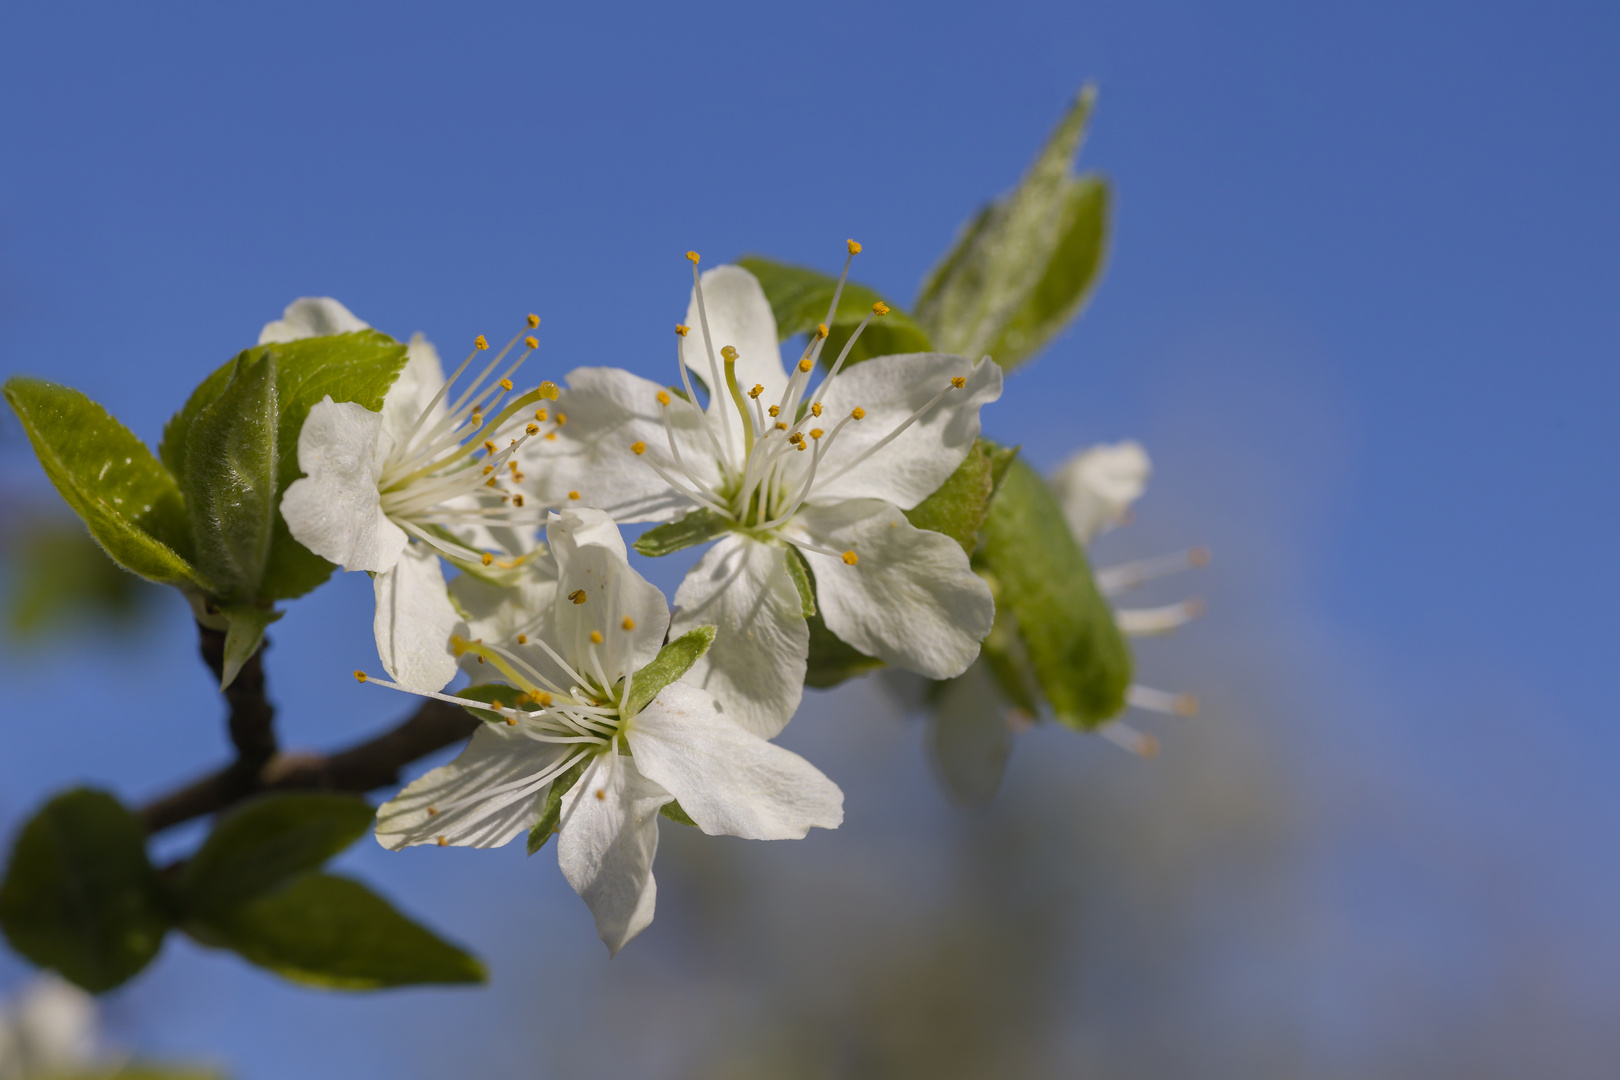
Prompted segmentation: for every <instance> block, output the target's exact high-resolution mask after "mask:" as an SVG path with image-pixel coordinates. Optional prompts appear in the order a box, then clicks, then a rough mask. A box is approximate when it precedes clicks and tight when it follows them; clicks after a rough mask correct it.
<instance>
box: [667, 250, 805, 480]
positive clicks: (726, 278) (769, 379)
mask: <svg viewBox="0 0 1620 1080" xmlns="http://www.w3.org/2000/svg"><path fill="white" fill-rule="evenodd" d="M703 304H704V308H705V309H706V310H707V311H708V315H709V332H710V334H711V335H712V337H711V339H710V342H709V344H712V345H713V346H714V367H713V368H711V367H710V365H709V350H708V349H707V348H706V347H705V345H704V338H703V319H702V317H701V316H700V313H699V312H698V302H697V290H696V289H693V290H692V298H691V300H690V301H688V303H687V307H686V325H687V327H688V333H687V335H686V341H685V343H684V350H685V356H686V366H687V367H689V368H691V369H692V371H693V372H694V373H695V374H696V375H697V376H698V377H699V378H701V379H702V380H703V381H704V382H705V383H707V384H708V386H709V415H710V417H711V418H714V417H719V418H723V419H724V421H725V423H726V425H727V426H728V427H729V428H730V430H731V437H732V441H733V446H734V447H735V448H736V451H737V458H736V460H738V461H741V460H742V457H741V454H742V418H741V417H740V416H738V415H737V408H736V405H735V403H734V402H733V401H732V400H731V395H730V393H729V392H728V391H727V390H726V386H725V383H724V382H723V381H722V382H720V383H718V384H717V383H716V382H715V379H716V377H717V376H718V378H720V379H722V380H724V379H725V376H726V369H725V360H724V358H723V357H721V355H720V350H721V349H723V348H725V347H726V346H727V345H730V346H731V347H732V348H734V349H736V350H737V369H736V371H737V385H738V387H739V388H740V389H741V390H742V392H743V393H745V394H746V393H747V392H748V391H749V390H751V389H752V388H753V387H754V386H755V384H758V385H760V386H763V387H765V390H764V392H763V393H761V394H760V398H759V400H760V404H761V405H762V406H766V405H774V404H776V403H777V402H778V401H780V400H781V398H782V391H784V390H786V389H787V384H788V376H787V372H786V371H784V370H783V368H782V347H781V346H780V345H779V344H777V340H776V316H775V315H773V314H772V313H771V303H770V301H769V300H767V299H765V290H764V289H763V288H761V287H760V284H759V279H758V278H756V277H755V276H754V275H753V274H750V273H749V272H748V271H747V270H744V269H743V268H742V267H740V266H716V267H715V268H714V269H712V270H708V271H705V272H704V274H703ZM722 442H723V440H722Z"/></svg>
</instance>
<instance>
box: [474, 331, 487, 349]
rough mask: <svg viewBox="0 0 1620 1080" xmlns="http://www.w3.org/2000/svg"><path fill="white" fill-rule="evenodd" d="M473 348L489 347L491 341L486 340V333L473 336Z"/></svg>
mask: <svg viewBox="0 0 1620 1080" xmlns="http://www.w3.org/2000/svg"><path fill="white" fill-rule="evenodd" d="M473 348H475V349H487V348H489V342H487V341H485V340H484V335H483V334H479V335H478V336H477V337H475V338H473Z"/></svg>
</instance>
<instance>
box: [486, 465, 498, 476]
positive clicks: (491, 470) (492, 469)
mask: <svg viewBox="0 0 1620 1080" xmlns="http://www.w3.org/2000/svg"><path fill="white" fill-rule="evenodd" d="M494 471H495V466H493V465H485V466H484V475H485V476H488V475H489V474H490V473H492V472H494Z"/></svg>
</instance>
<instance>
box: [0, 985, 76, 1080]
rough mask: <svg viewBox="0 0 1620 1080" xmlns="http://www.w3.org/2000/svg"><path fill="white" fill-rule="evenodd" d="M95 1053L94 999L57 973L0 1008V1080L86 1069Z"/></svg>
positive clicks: (38, 1079)
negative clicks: (7, 1005)
mask: <svg viewBox="0 0 1620 1080" xmlns="http://www.w3.org/2000/svg"><path fill="white" fill-rule="evenodd" d="M95 1051H96V1003H95V999H94V998H92V997H91V996H90V995H89V994H87V993H85V992H84V991H83V990H80V989H79V988H78V987H76V986H74V985H72V984H71V983H68V982H65V981H63V980H62V979H60V978H58V977H57V976H55V975H50V974H46V975H41V976H39V977H38V978H37V979H35V980H34V981H33V982H32V983H30V984H29V985H28V987H27V988H26V989H25V990H24V991H23V992H22V993H21V994H19V995H18V996H17V998H16V999H15V1000H14V1001H13V1002H12V1003H11V1004H10V1005H9V1007H6V1008H3V1009H0V1080H43V1078H45V1077H52V1076H57V1077H60V1076H66V1075H69V1074H74V1075H77V1074H79V1073H81V1072H88V1071H89V1067H90V1066H91V1065H92V1064H93V1063H94V1061H95Z"/></svg>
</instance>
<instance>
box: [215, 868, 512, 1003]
mask: <svg viewBox="0 0 1620 1080" xmlns="http://www.w3.org/2000/svg"><path fill="white" fill-rule="evenodd" d="M198 929H199V930H200V931H201V933H200V934H199V939H200V940H203V941H204V942H205V943H207V944H214V943H216V942H217V943H220V944H223V945H224V946H225V947H226V948H230V949H234V950H235V951H236V952H238V953H240V954H241V955H242V956H243V957H244V958H245V959H247V960H248V961H250V962H252V963H254V964H257V965H259V966H260V967H263V968H268V969H269V970H271V971H274V972H275V973H276V974H278V975H280V976H282V977H283V978H286V979H291V980H292V981H293V982H298V983H304V984H306V985H309V986H320V987H326V988H329V989H334V990H376V989H380V988H382V987H387V986H416V985H421V984H425V983H437V984H443V983H479V982H483V981H484V965H483V964H481V963H479V962H478V961H477V960H476V959H474V958H473V957H472V956H469V955H468V954H467V953H466V952H463V951H462V950H461V949H458V948H456V947H455V946H454V945H451V944H449V943H448V942H446V941H444V940H443V939H442V938H440V937H438V936H437V935H436V934H434V933H432V932H431V931H429V930H427V929H425V928H424V927H422V926H420V925H418V924H417V923H415V922H412V921H411V920H410V919H407V918H406V917H405V916H403V915H401V914H400V913H399V912H398V911H396V910H394V907H393V905H391V904H389V903H388V901H386V900H384V899H383V898H382V897H380V896H378V895H377V894H376V893H374V892H372V891H371V890H370V889H368V888H366V887H365V886H364V885H362V884H360V883H359V882H357V881H351V880H349V879H348V878H343V877H337V876H335V875H332V874H306V875H305V876H303V877H301V878H296V879H294V880H293V881H292V882H291V883H290V884H289V885H287V886H286V887H285V888H283V889H281V890H279V891H277V892H273V893H270V894H268V895H266V896H262V897H259V898H258V899H256V900H251V901H249V902H247V903H245V904H242V905H240V906H238V907H236V908H233V909H231V910H229V911H227V912H224V913H222V914H220V915H218V916H216V917H214V918H211V919H208V920H206V921H205V922H203V924H202V925H201V926H199V928H198Z"/></svg>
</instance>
